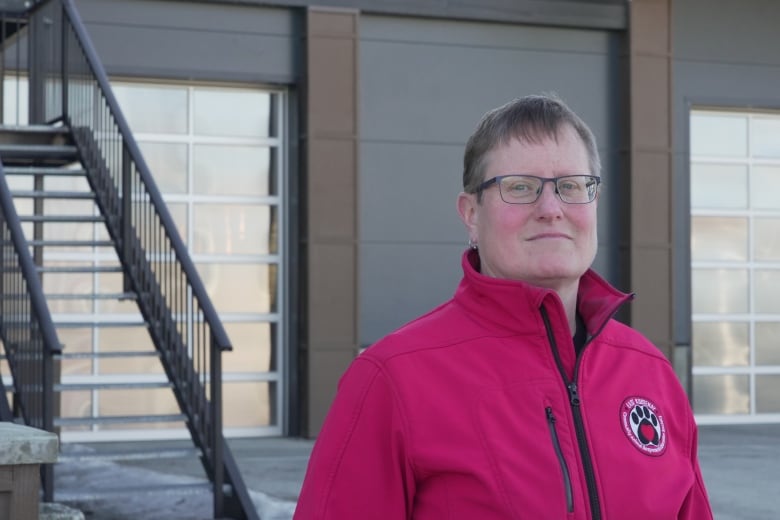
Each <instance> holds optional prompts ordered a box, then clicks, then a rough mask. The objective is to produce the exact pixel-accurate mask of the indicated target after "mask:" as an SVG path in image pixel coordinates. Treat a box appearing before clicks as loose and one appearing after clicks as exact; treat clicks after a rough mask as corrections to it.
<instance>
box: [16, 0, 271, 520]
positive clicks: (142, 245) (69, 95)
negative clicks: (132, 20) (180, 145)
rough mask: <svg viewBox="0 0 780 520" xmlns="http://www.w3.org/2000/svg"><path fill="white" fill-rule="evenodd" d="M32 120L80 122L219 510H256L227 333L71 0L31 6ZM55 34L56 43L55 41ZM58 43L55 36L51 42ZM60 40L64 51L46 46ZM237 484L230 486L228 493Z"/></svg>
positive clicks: (92, 177)
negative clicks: (238, 430) (228, 424)
mask: <svg viewBox="0 0 780 520" xmlns="http://www.w3.org/2000/svg"><path fill="white" fill-rule="evenodd" d="M30 28H31V31H32V33H33V35H32V36H31V39H34V40H33V41H34V43H33V44H31V45H30V47H31V48H33V47H35V46H41V47H42V48H41V49H39V50H40V52H37V53H36V52H34V50H33V53H32V55H31V58H30V62H31V78H30V82H31V84H30V96H31V100H32V99H35V100H38V104H39V105H43V106H39V107H38V108H37V109H33V107H31V116H30V117H31V120H33V121H34V120H35V119H36V118H38V117H40V118H42V119H43V120H44V121H46V122H55V121H59V122H62V123H64V124H66V125H67V126H69V127H70V128H71V130H72V131H73V137H74V140H75V142H76V144H77V146H78V148H79V153H80V155H81V158H82V162H83V163H84V167H85V169H86V170H87V172H88V179H89V182H90V184H91V185H92V188H93V190H94V191H95V193H96V195H97V203H98V206H100V209H101V212H102V213H103V216H104V217H105V218H106V225H107V228H108V231H109V233H110V234H111V236H112V239H113V240H114V242H115V244H117V253H118V255H119V258H120V262H121V263H122V265H123V269H124V273H125V278H124V279H125V288H126V289H127V290H128V291H133V292H135V293H136V294H137V297H138V305H139V309H140V310H141V313H142V314H143V315H144V317H145V319H146V320H147V321H148V323H149V330H150V334H151V336H152V339H153V341H154V343H155V346H156V347H157V349H158V350H159V351H160V354H161V356H160V358H161V360H162V363H163V366H164V368H165V371H166V373H167V375H168V378H169V380H170V381H171V383H172V384H173V388H174V393H175V395H176V399H177V401H178V403H179V406H180V408H181V409H182V412H183V413H185V414H186V415H187V427H188V428H189V430H190V433H191V435H192V438H193V441H194V442H195V444H196V446H197V447H198V448H200V450H201V453H202V456H201V460H202V462H203V465H204V468H205V469H206V473H207V474H208V476H209V478H210V479H211V481H212V484H213V490H214V516H215V517H222V516H226V515H229V516H233V517H236V518H247V519H254V518H258V516H257V513H256V511H255V509H254V506H253V504H252V501H251V497H250V496H249V494H248V491H247V489H246V486H245V484H244V482H243V479H242V477H241V474H240V472H239V470H238V467H237V464H236V462H235V460H234V459H233V456H232V455H231V453H230V450H229V449H228V447H227V443H226V442H225V439H224V437H223V435H222V366H221V354H222V352H223V351H228V350H231V348H232V347H231V344H230V341H229V339H228V336H227V333H226V331H225V329H224V327H223V325H222V323H221V321H220V319H219V317H218V315H217V312H216V310H215V309H214V307H213V304H212V302H211V300H210V298H209V297H208V295H207V293H206V290H205V287H204V285H203V283H202V281H201V278H200V276H199V274H198V272H197V271H196V269H195V266H194V264H193V262H192V260H191V258H190V255H189V252H188V250H187V248H186V246H185V245H184V242H183V241H182V239H181V237H180V235H179V233H178V231H177V228H176V226H175V224H174V221H173V219H172V217H171V215H170V213H169V211H168V209H167V206H166V204H165V203H164V201H163V198H162V195H161V194H160V191H159V189H158V188H157V185H156V183H155V181H154V179H153V177H152V175H151V173H150V171H149V168H148V167H147V165H146V163H145V161H144V159H143V157H142V155H141V152H140V149H139V147H138V145H137V143H136V142H135V139H134V137H133V135H132V133H131V131H130V127H129V125H128V124H127V121H126V120H125V118H124V116H123V115H122V112H121V111H120V109H119V105H118V103H117V101H116V98H115V97H114V94H113V92H112V90H111V87H110V84H109V81H108V78H107V75H106V73H105V70H104V69H103V66H102V64H101V62H100V60H99V59H98V57H97V53H96V51H95V49H94V47H93V45H92V43H91V40H90V38H89V36H88V34H87V32H86V29H85V27H84V24H83V22H82V21H81V19H80V16H79V14H78V12H77V10H76V8H75V7H74V4H73V2H72V0H50V1H48V2H43V4H42V5H39V6H38V7H37V8H36V9H35V11H34V12H33V13H32V15H31V22H30ZM47 42H48V43H47ZM52 42H53V45H52ZM51 48H54V49H56V51H57V52H56V53H53V54H52V53H50V52H47V50H46V49H51ZM225 484H228V489H229V490H230V493H229V494H227V495H226V494H225V490H224V487H225Z"/></svg>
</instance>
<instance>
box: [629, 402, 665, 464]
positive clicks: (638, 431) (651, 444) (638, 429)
mask: <svg viewBox="0 0 780 520" xmlns="http://www.w3.org/2000/svg"><path fill="white" fill-rule="evenodd" d="M620 420H621V424H622V426H623V432H624V433H625V434H626V437H628V440H629V441H631V443H632V444H633V445H634V446H635V447H636V448H637V449H639V451H641V452H642V453H644V454H645V455H652V456H659V455H661V454H663V452H664V451H666V425H665V424H664V417H663V415H662V414H661V409H660V408H659V407H658V406H657V405H656V404H655V403H654V402H652V401H650V400H649V399H646V398H644V397H629V398H627V399H626V400H625V401H623V404H622V405H621V407H620Z"/></svg>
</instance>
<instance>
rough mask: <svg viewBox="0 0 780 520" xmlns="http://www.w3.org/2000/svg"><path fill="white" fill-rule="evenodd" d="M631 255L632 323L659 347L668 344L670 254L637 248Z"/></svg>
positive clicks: (669, 326) (663, 251) (669, 328)
mask: <svg viewBox="0 0 780 520" xmlns="http://www.w3.org/2000/svg"><path fill="white" fill-rule="evenodd" d="M633 255H634V261H633V266H632V267H633V276H632V285H633V287H632V289H633V291H634V292H636V298H635V299H634V301H633V302H631V311H632V316H633V318H632V320H631V324H632V325H633V326H634V327H635V328H636V329H637V330H639V331H640V332H642V333H643V334H644V335H645V336H647V337H648V338H650V339H651V340H653V342H654V343H655V344H656V345H658V346H659V347H660V345H659V343H660V344H668V343H669V342H670V338H671V337H672V336H671V334H672V310H671V303H670V302H669V288H670V283H671V278H672V276H671V275H672V269H671V255H670V251H669V249H668V248H651V247H637V248H635V249H634V251H633ZM667 354H668V353H667Z"/></svg>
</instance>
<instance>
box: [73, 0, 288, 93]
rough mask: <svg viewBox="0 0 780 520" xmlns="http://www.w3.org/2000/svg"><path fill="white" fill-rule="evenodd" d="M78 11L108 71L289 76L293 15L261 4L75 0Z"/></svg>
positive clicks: (266, 78)
mask: <svg viewBox="0 0 780 520" xmlns="http://www.w3.org/2000/svg"><path fill="white" fill-rule="evenodd" d="M77 5H78V9H79V12H80V13H81V16H82V18H83V19H84V22H85V24H86V26H87V31H88V32H89V35H90V37H91V38H92V41H93V43H94V45H95V48H96V50H97V52H98V55H99V56H100V58H101V60H102V61H103V64H104V66H105V67H106V70H107V71H108V73H109V74H112V75H130V76H150V77H159V78H170V79H194V80H215V81H242V82H243V81H246V82H265V83H291V82H293V81H294V79H295V77H296V75H295V67H296V61H295V58H294V57H295V54H296V52H295V46H296V45H297V40H296V39H295V38H293V35H294V33H295V18H294V15H293V13H292V11H290V10H285V9H271V8H263V7H259V6H254V7H241V6H235V5H233V6H229V5H220V6H218V5H210V4H191V5H188V6H187V8H186V9H183V8H182V5H181V3H179V2H157V1H148V0H141V1H130V0H79V1H78V2H77Z"/></svg>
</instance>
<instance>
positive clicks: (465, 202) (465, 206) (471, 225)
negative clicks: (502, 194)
mask: <svg viewBox="0 0 780 520" xmlns="http://www.w3.org/2000/svg"><path fill="white" fill-rule="evenodd" d="M458 215H460V219H461V220H462V221H463V224H464V225H465V226H466V231H468V234H469V239H471V240H473V241H475V242H476V240H477V219H478V217H479V211H478V203H477V195H476V193H466V192H463V191H462V192H460V195H458Z"/></svg>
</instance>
